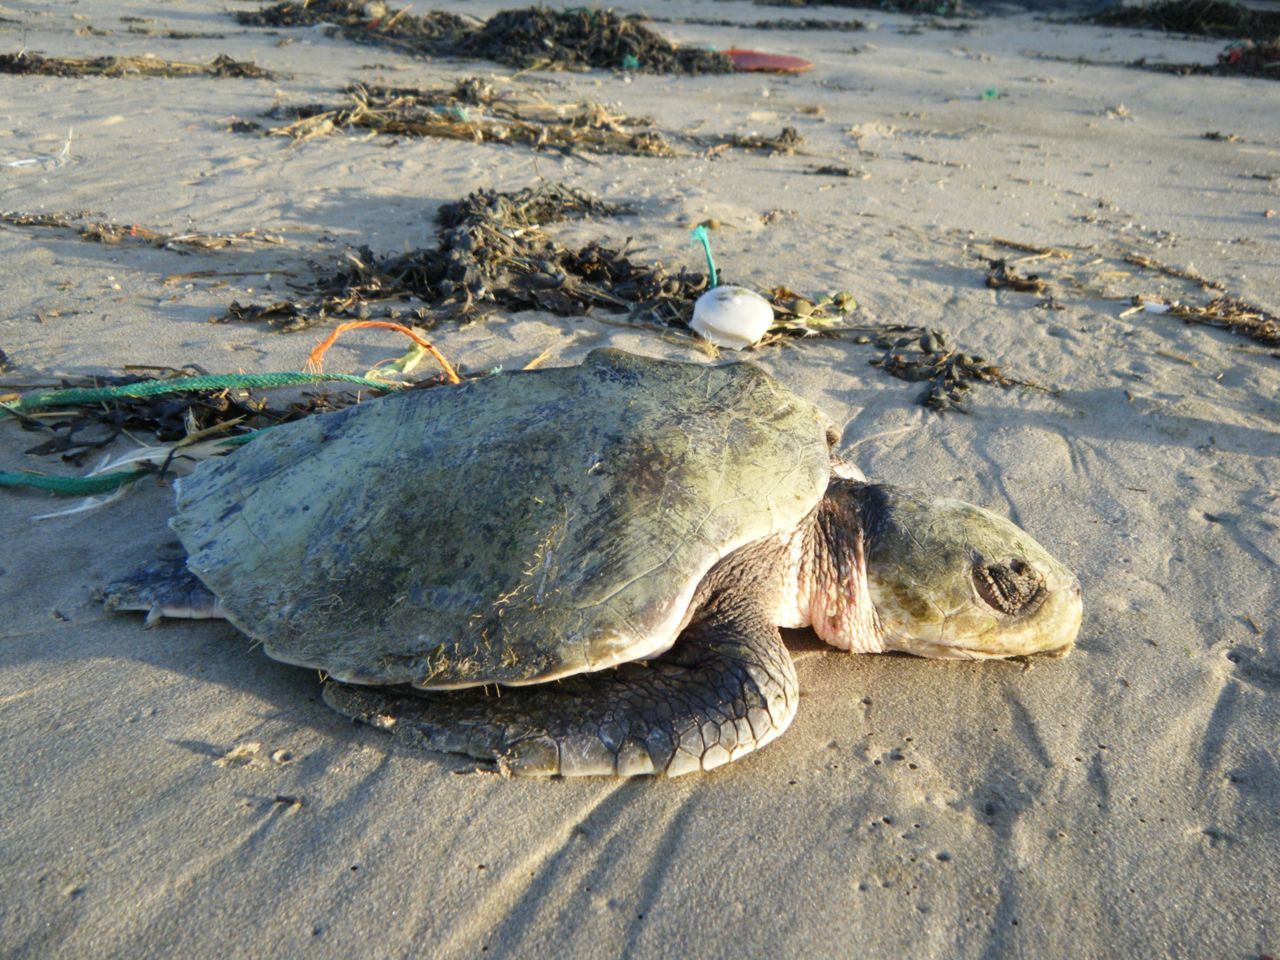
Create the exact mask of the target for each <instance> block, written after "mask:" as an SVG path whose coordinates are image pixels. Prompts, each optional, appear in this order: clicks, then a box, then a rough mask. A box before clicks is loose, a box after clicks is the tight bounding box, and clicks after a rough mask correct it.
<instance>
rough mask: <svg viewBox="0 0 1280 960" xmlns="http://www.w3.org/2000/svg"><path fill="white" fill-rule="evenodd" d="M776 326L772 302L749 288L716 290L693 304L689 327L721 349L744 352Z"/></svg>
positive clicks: (713, 289) (727, 287) (721, 288)
mask: <svg viewBox="0 0 1280 960" xmlns="http://www.w3.org/2000/svg"><path fill="white" fill-rule="evenodd" d="M772 325H773V307H771V306H770V305H769V301H768V300H766V299H765V298H764V297H762V296H760V294H758V293H756V292H755V291H754V290H748V289H747V288H746V287H729V286H724V287H713V288H712V289H710V290H708V291H707V292H706V293H704V294H703V295H702V296H700V297H699V298H698V302H697V303H695V304H694V305H693V319H692V320H691V321H689V326H691V327H693V329H694V330H695V331H697V332H698V333H699V334H701V335H702V336H704V337H706V338H707V339H708V340H710V341H711V342H712V343H714V344H716V345H717V346H721V347H732V348H733V349H734V350H742V349H744V348H746V347H749V346H751V345H752V344H753V343H755V342H756V341H758V340H759V339H760V338H761V337H763V336H764V334H765V331H766V330H768V329H769V327H771V326H772Z"/></svg>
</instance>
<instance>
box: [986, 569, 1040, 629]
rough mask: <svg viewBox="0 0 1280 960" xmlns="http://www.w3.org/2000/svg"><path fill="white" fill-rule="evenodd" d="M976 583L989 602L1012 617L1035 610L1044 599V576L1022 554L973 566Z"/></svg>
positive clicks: (988, 603)
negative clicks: (997, 561) (996, 561)
mask: <svg viewBox="0 0 1280 960" xmlns="http://www.w3.org/2000/svg"><path fill="white" fill-rule="evenodd" d="M973 585H974V586H975V587H977V589H978V596H980V597H982V599H983V600H984V601H986V603H987V605H988V606H990V607H992V608H994V609H996V610H999V611H1000V612H1001V613H1007V614H1008V615H1009V616H1017V615H1026V614H1028V613H1032V612H1034V611H1035V610H1036V608H1037V607H1039V606H1040V604H1042V603H1043V602H1044V598H1045V592H1046V591H1045V587H1044V577H1043V576H1041V575H1040V574H1039V573H1038V572H1037V571H1036V569H1035V568H1034V567H1032V566H1031V564H1029V563H1027V562H1026V561H1025V560H1023V559H1022V558H1021V557H1013V558H1011V559H1009V560H1003V561H1001V562H999V563H983V562H982V561H981V560H978V561H977V562H976V563H974V565H973Z"/></svg>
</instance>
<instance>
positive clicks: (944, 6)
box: [756, 0, 973, 17]
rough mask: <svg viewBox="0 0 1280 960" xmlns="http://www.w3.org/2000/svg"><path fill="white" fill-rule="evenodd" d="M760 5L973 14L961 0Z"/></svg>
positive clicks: (773, 1)
mask: <svg viewBox="0 0 1280 960" xmlns="http://www.w3.org/2000/svg"><path fill="white" fill-rule="evenodd" d="M756 3H757V4H759V5H760V6H762V7H845V8H847V9H851V10H879V11H881V12H882V13H909V14H923V15H926V16H935V17H964V16H973V14H971V13H969V11H967V10H965V9H964V4H963V3H962V2H961V0H756Z"/></svg>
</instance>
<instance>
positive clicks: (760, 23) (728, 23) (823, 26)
mask: <svg viewBox="0 0 1280 960" xmlns="http://www.w3.org/2000/svg"><path fill="white" fill-rule="evenodd" d="M646 19H647V20H648V21H649V22H650V23H687V24H689V25H691V26H697V27H736V28H737V29H739V30H824V31H828V32H832V33H856V32H857V31H859V30H865V29H867V25H866V24H865V23H863V22H862V21H861V20H818V19H815V18H813V17H795V18H792V19H784V20H754V21H747V20H724V19H717V18H715V17H647V18H646Z"/></svg>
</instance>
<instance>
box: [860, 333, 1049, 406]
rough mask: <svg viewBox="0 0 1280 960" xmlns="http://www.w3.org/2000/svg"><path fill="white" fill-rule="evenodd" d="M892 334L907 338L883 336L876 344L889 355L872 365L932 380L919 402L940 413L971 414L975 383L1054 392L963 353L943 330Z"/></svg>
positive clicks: (917, 379)
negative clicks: (968, 404)
mask: <svg viewBox="0 0 1280 960" xmlns="http://www.w3.org/2000/svg"><path fill="white" fill-rule="evenodd" d="M888 332H897V333H902V334H905V335H903V336H898V337H896V338H891V337H889V336H886V335H881V336H879V338H878V339H877V340H876V345H877V346H879V347H881V348H882V349H884V351H885V352H884V353H883V354H882V355H881V356H879V357H876V358H875V359H873V360H872V361H871V365H872V366H873V367H879V368H880V369H881V370H883V371H884V372H885V373H888V374H890V375H891V376H894V377H897V378H898V379H900V380H909V381H913V382H921V381H928V384H929V386H928V387H927V389H926V390H925V392H924V393H922V394H920V396H919V397H918V398H917V402H918V403H919V404H920V405H921V406H923V407H928V408H929V409H931V410H936V411H937V412H939V413H942V412H944V411H946V410H955V411H957V412H959V413H968V412H969V410H968V409H967V408H966V407H965V405H964V404H965V400H966V399H967V395H968V393H969V391H970V390H971V389H972V388H973V385H974V384H975V383H991V384H995V385H997V386H1000V387H1005V388H1008V387H1015V386H1016V387H1027V388H1029V389H1032V390H1040V391H1043V392H1046V393H1048V392H1052V391H1050V390H1049V388H1047V387H1045V386H1044V385H1043V384H1039V383H1036V382H1035V381H1032V380H1022V379H1019V378H1017V377H1011V376H1008V375H1007V374H1006V373H1005V372H1004V370H1003V369H1002V368H1001V367H1000V366H999V364H994V363H990V362H989V361H987V360H986V358H984V357H980V356H977V355H975V354H970V353H962V352H961V351H959V350H957V349H956V348H955V347H953V346H952V345H951V344H949V343H948V342H947V336H946V334H945V333H943V332H942V331H941V330H931V329H926V328H921V327H893V328H889V331H888Z"/></svg>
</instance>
